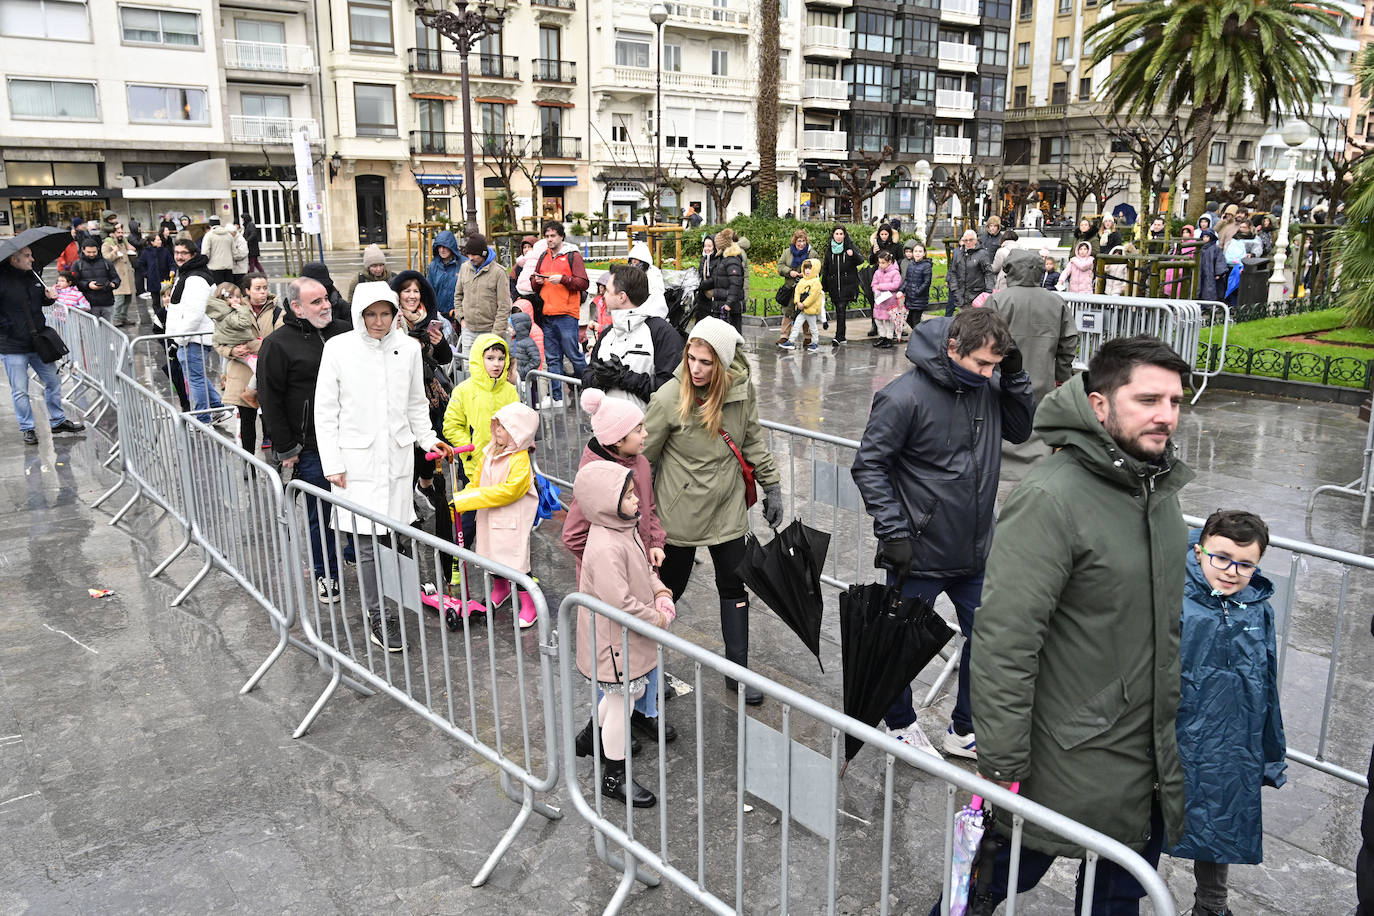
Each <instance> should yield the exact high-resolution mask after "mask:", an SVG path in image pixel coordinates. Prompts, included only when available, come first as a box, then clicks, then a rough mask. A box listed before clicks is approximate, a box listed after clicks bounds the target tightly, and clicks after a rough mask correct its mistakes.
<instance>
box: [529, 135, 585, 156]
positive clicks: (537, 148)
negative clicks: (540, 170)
mask: <svg viewBox="0 0 1374 916" xmlns="http://www.w3.org/2000/svg"><path fill="white" fill-rule="evenodd" d="M528 155H531V156H541V157H543V158H544V159H581V158H582V138H581V137H544V136H540V137H531V138H530V151H529V153H528Z"/></svg>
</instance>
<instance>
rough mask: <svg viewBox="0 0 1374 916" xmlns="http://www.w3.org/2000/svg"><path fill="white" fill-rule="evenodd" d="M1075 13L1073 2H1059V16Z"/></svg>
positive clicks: (1061, 0)
mask: <svg viewBox="0 0 1374 916" xmlns="http://www.w3.org/2000/svg"><path fill="white" fill-rule="evenodd" d="M1072 12H1073V0H1059V15H1061V16H1067V15H1068V14H1069V13H1072Z"/></svg>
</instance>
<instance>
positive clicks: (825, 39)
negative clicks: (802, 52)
mask: <svg viewBox="0 0 1374 916" xmlns="http://www.w3.org/2000/svg"><path fill="white" fill-rule="evenodd" d="M803 44H804V45H805V46H806V47H810V48H834V49H836V50H842V51H848V50H849V29H842V28H839V27H837V26H833V25H808V26H807V27H806V37H805V41H803Z"/></svg>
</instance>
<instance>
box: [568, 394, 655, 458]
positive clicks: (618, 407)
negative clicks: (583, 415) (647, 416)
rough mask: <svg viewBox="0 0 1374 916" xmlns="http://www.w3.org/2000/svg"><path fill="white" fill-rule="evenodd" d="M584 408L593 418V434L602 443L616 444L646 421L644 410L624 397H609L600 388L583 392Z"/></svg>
mask: <svg viewBox="0 0 1374 916" xmlns="http://www.w3.org/2000/svg"><path fill="white" fill-rule="evenodd" d="M581 400H582V409H583V410H585V411H586V412H587V413H588V414H589V415H590V416H591V418H592V435H594V436H596V441H598V442H600V443H601V444H602V445H615V444H616V443H617V442H619V441H620V440H621V439H624V438H625V437H626V436H628V435H629V434H630V433H632V432H634V429H635V427H636V426H638V425H639V424H641V423H643V422H644V411H642V410H640V409H639V408H638V407H636V406H635V405H634V404H632V403H631V402H629V401H627V400H625V399H624V398H613V397H607V396H606V392H604V391H601V390H600V389H598V388H588V389H587V390H585V391H583V392H582V399H581Z"/></svg>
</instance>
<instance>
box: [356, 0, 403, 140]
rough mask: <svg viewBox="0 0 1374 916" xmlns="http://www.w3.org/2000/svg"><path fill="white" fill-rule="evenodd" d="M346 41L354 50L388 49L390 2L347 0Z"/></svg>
mask: <svg viewBox="0 0 1374 916" xmlns="http://www.w3.org/2000/svg"><path fill="white" fill-rule="evenodd" d="M348 43H349V46H350V47H351V48H352V49H353V50H354V51H368V52H374V53H375V52H383V51H390V50H391V47H392V45H391V4H390V3H378V2H375V0H367V2H364V0H349V3H348ZM393 120H394V119H393ZM393 127H394V125H393Z"/></svg>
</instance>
